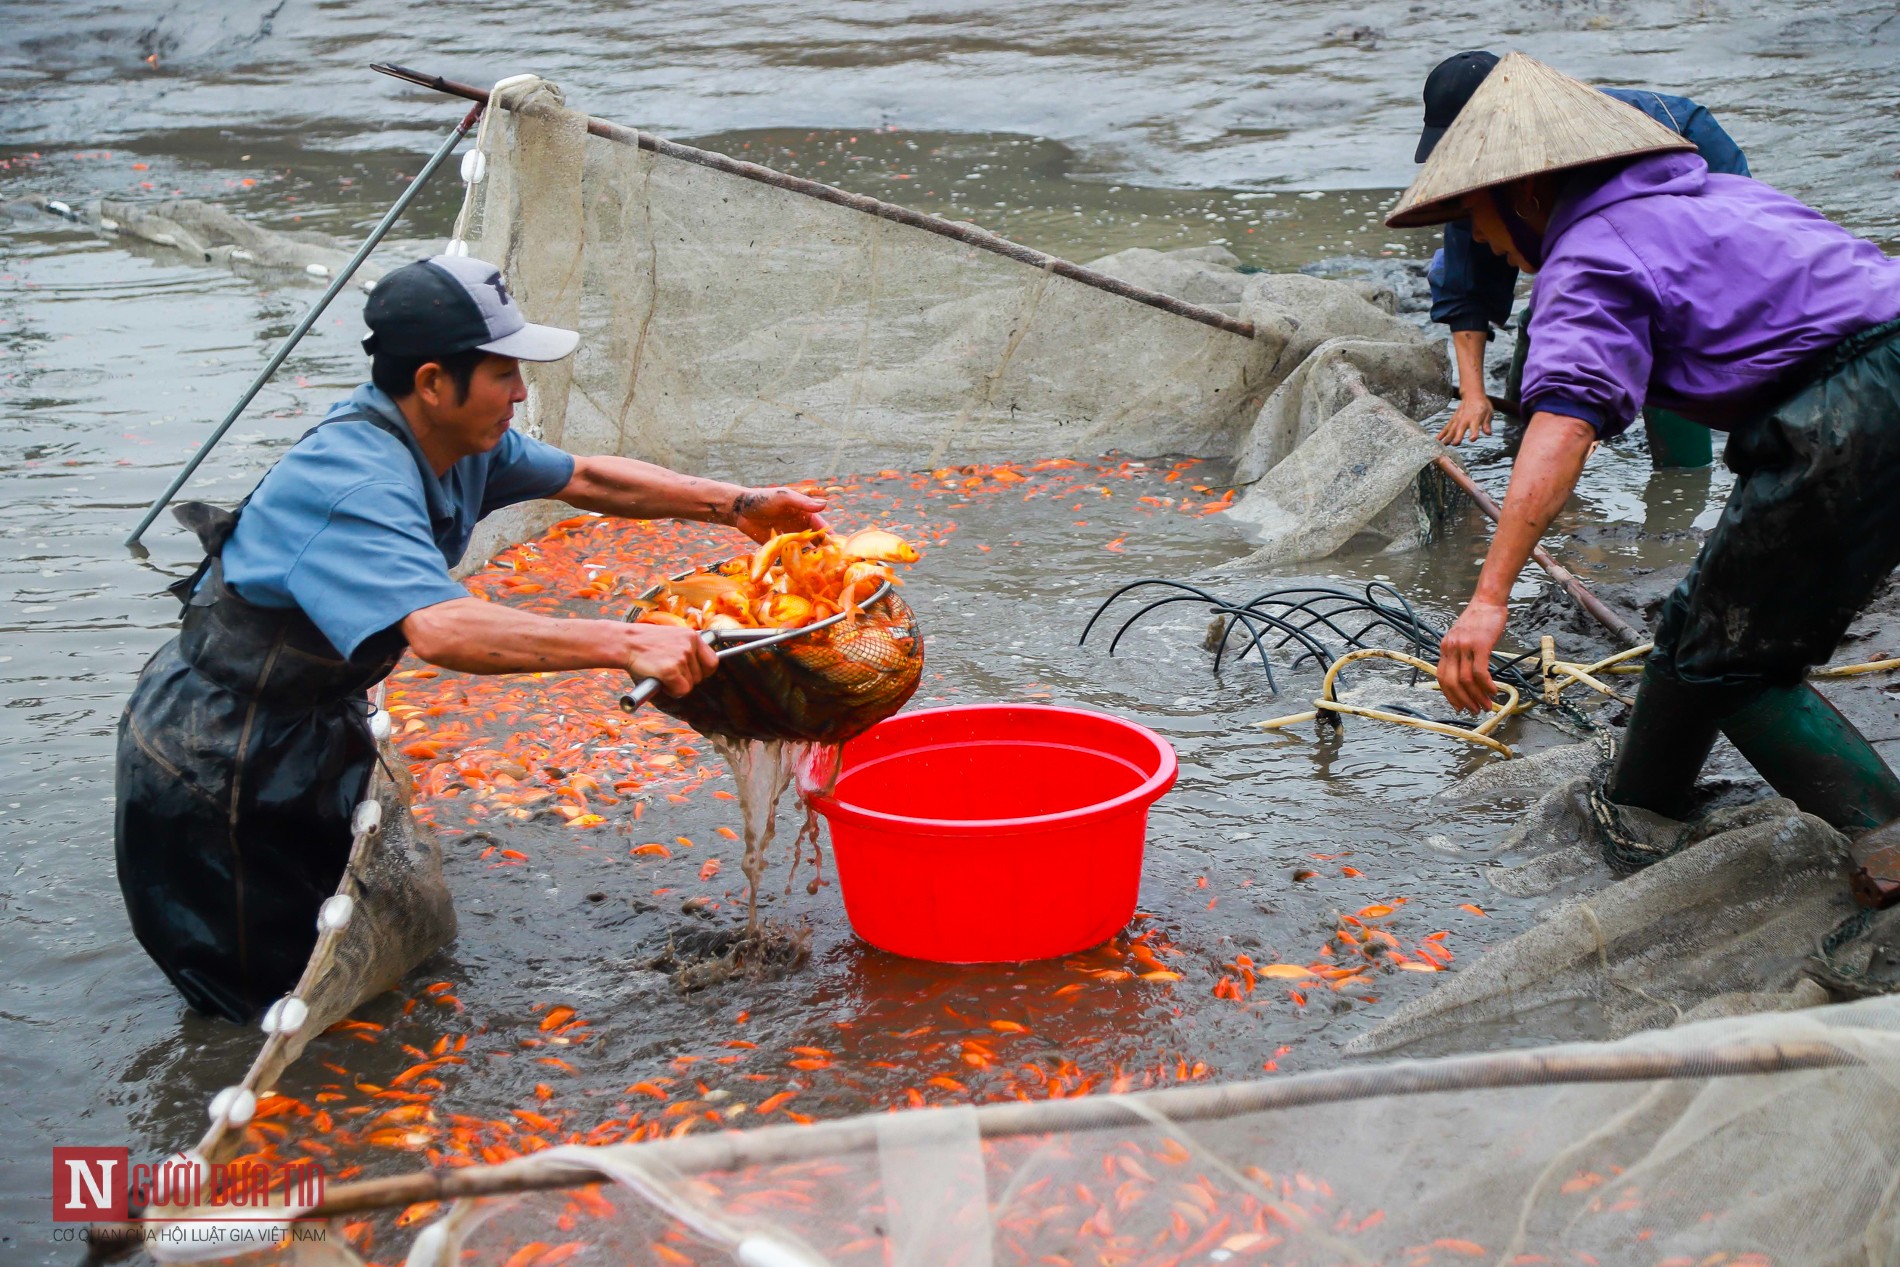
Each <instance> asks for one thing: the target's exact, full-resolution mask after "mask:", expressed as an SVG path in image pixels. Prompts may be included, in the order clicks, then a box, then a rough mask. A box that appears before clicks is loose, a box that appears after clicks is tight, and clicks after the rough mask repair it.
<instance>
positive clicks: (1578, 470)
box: [1438, 411, 1597, 713]
mask: <svg viewBox="0 0 1900 1267" xmlns="http://www.w3.org/2000/svg"><path fill="white" fill-rule="evenodd" d="M1596 439H1597V433H1596V428H1594V427H1592V426H1591V425H1590V424H1589V423H1587V422H1585V421H1583V420H1582V419H1581V418H1572V417H1570V416H1568V415H1567V414H1554V413H1546V412H1542V411H1540V412H1539V413H1537V414H1536V415H1535V416H1534V417H1532V418H1531V421H1530V425H1529V427H1527V428H1526V429H1525V432H1524V444H1523V447H1522V448H1520V449H1519V450H1518V453H1517V463H1516V465H1515V466H1513V467H1512V469H1511V487H1510V491H1509V492H1508V493H1506V494H1505V497H1504V506H1503V508H1502V510H1501V512H1500V514H1499V517H1498V526H1497V531H1496V533H1495V534H1493V536H1492V538H1491V548H1490V549H1489V550H1487V551H1486V552H1485V556H1484V567H1483V569H1482V570H1480V571H1479V573H1478V584H1477V588H1476V589H1474V590H1473V591H1472V594H1471V601H1470V602H1469V603H1467V604H1465V610H1464V614H1463V615H1461V616H1459V617H1458V620H1457V622H1456V623H1455V624H1453V625H1452V627H1451V630H1450V631H1449V632H1448V633H1446V635H1445V640H1444V642H1443V643H1441V644H1440V645H1439V648H1438V685H1439V689H1440V690H1442V691H1444V693H1445V698H1446V699H1447V700H1449V701H1451V705H1452V707H1453V708H1456V709H1458V710H1459V711H1460V712H1468V713H1482V712H1485V711H1487V710H1488V709H1489V708H1490V707H1491V697H1492V696H1493V695H1495V694H1497V684H1496V683H1494V682H1492V680H1491V653H1492V651H1494V650H1496V648H1497V645H1498V640H1499V639H1501V638H1503V637H1504V626H1505V622H1506V621H1507V620H1508V619H1509V618H1510V606H1509V604H1510V599H1511V587H1512V586H1513V585H1515V584H1516V583H1517V576H1518V573H1520V572H1522V571H1523V570H1524V565H1525V564H1526V563H1528V562H1529V561H1530V557H1531V551H1532V549H1534V548H1535V547H1536V545H1537V543H1538V541H1539V539H1540V538H1542V537H1543V535H1544V533H1545V531H1547V530H1548V529H1549V528H1550V525H1551V521H1552V520H1554V519H1556V517H1557V512H1558V511H1560V510H1562V509H1563V508H1564V503H1565V502H1567V501H1569V500H1570V494H1571V492H1572V491H1573V490H1574V489H1575V488H1576V487H1577V477H1578V476H1580V475H1581V474H1583V463H1584V459H1585V458H1587V457H1589V456H1590V449H1591V446H1593V445H1594V444H1595V443H1596Z"/></svg>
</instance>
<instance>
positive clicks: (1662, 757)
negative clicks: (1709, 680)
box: [1603, 672, 1736, 818]
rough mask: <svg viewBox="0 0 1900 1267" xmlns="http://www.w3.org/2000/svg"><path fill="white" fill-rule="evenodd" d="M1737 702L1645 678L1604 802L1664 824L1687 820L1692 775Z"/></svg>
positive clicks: (1714, 691) (1722, 693)
mask: <svg viewBox="0 0 1900 1267" xmlns="http://www.w3.org/2000/svg"><path fill="white" fill-rule="evenodd" d="M1735 702H1736V700H1735V695H1734V693H1733V692H1732V691H1730V690H1728V689H1727V688H1723V687H1706V686H1685V685H1683V684H1682V683H1681V682H1678V681H1676V680H1675V679H1674V678H1668V677H1662V676H1659V675H1657V674H1655V673H1647V672H1646V673H1644V674H1643V681H1642V685H1641V686H1639V687H1638V688H1637V690H1636V706H1635V707H1634V708H1633V709H1631V710H1630V723H1629V728H1628V729H1627V730H1625V731H1624V732H1623V742H1622V744H1621V746H1619V747H1618V748H1617V751H1616V764H1615V766H1613V767H1612V768H1611V770H1610V777H1609V781H1608V783H1607V784H1606V786H1605V787H1604V789H1603V794H1604V796H1606V797H1607V798H1609V800H1610V801H1612V802H1613V803H1615V804H1617V805H1632V806H1635V807H1636V808H1637V809H1646V810H1648V811H1650V812H1651V813H1652V814H1661V815H1663V816H1664V817H1665V818H1687V817H1688V816H1689V810H1690V808H1691V805H1692V803H1693V794H1694V792H1695V780H1696V775H1698V774H1700V773H1702V763H1703V762H1705V761H1707V760H1708V759H1709V749H1711V748H1713V747H1714V746H1715V736H1716V734H1717V732H1718V731H1719V730H1720V728H1721V717H1722V714H1723V713H1725V712H1728V711H1731V710H1732V709H1733V707H1734V704H1735Z"/></svg>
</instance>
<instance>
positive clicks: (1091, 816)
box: [812, 704, 1179, 836]
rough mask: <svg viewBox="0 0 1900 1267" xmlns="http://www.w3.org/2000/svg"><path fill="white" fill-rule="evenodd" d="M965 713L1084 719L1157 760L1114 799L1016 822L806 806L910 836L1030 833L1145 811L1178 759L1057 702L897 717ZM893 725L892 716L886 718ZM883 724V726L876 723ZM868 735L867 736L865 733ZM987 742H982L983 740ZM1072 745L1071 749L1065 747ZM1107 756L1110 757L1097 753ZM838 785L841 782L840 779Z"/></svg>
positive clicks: (1108, 716) (817, 803)
mask: <svg viewBox="0 0 1900 1267" xmlns="http://www.w3.org/2000/svg"><path fill="white" fill-rule="evenodd" d="M968 712H986V713H995V712H1013V713H1027V712H1036V713H1063V714H1067V715H1069V716H1071V717H1086V718H1088V719H1090V720H1091V721H1096V722H1107V723H1109V724H1111V725H1114V726H1119V727H1122V728H1124V729H1126V730H1128V731H1131V732H1133V733H1134V734H1136V735H1139V736H1140V737H1141V738H1142V740H1143V741H1145V742H1146V743H1149V744H1151V745H1153V747H1154V750H1155V753H1156V755H1157V756H1158V757H1159V758H1160V760H1159V763H1158V764H1157V766H1156V769H1155V772H1154V773H1153V774H1151V775H1149V776H1148V777H1147V778H1146V779H1144V780H1142V782H1141V784H1140V785H1139V786H1137V787H1135V788H1133V789H1131V790H1129V791H1127V792H1124V793H1122V794H1121V795H1120V796H1115V797H1111V798H1109V799H1108V800H1106V801H1097V802H1095V803H1094V804H1092V805H1082V806H1078V807H1077V808H1075V809H1071V810H1059V811H1057V812H1056V813H1053V814H1032V815H1029V816H1026V817H1019V818H913V817H910V816H909V815H905V814H887V813H885V812H884V811H882V810H874V809H865V808H864V807H862V806H859V805H852V804H850V803H849V802H846V801H840V800H839V799H837V797H836V796H822V797H814V798H813V799H812V806H813V808H815V809H816V810H817V811H818V812H819V813H821V814H823V815H824V816H825V817H826V818H827V819H830V818H834V817H835V818H837V819H839V820H841V821H843V822H846V823H850V824H851V825H853V826H856V827H870V828H878V829H884V830H898V831H903V832H906V833H909V834H912V835H928V836H989V835H998V834H1004V833H1008V834H1016V833H1020V832H1029V831H1036V830H1038V829H1040V828H1044V827H1055V826H1077V825H1080V824H1084V823H1089V822H1093V821H1096V820H1098V819H1103V818H1109V817H1113V816H1115V815H1117V814H1120V813H1123V812H1125V811H1127V810H1130V809H1139V810H1142V811H1144V812H1145V811H1146V810H1147V808H1148V807H1149V806H1150V805H1152V804H1153V803H1154V802H1155V801H1157V800H1159V799H1160V798H1161V796H1162V794H1163V793H1165V792H1166V791H1167V790H1168V788H1169V787H1171V786H1172V785H1173V783H1174V780H1175V778H1176V776H1177V775H1178V774H1179V760H1178V758H1177V757H1176V756H1175V752H1174V745H1172V744H1170V743H1169V742H1168V741H1167V740H1166V739H1163V738H1162V737H1161V736H1160V735H1158V734H1156V733H1155V732H1154V731H1153V730H1151V729H1149V728H1148V727H1146V726H1144V725H1142V724H1141V723H1140V722H1132V721H1129V720H1128V719H1127V718H1125V717H1117V716H1115V715H1114V714H1113V713H1103V712H1097V711H1095V710H1094V709H1088V708H1068V707H1065V706H1063V705H1059V704H953V705H951V706H950V707H948V708H926V709H919V710H918V711H917V712H914V713H901V714H899V715H898V716H899V717H923V716H927V715H933V714H937V713H968ZM890 720H892V721H895V720H897V718H891V719H890ZM878 724H879V725H885V724H886V723H885V722H879V723H878ZM867 733H868V732H867ZM986 742H988V741H986ZM1068 746H1070V747H1073V746H1074V745H1068ZM1103 755H1105V756H1106V755H1112V754H1106V753H1105V754H1103ZM841 781H842V780H841Z"/></svg>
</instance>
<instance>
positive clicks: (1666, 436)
mask: <svg viewBox="0 0 1900 1267" xmlns="http://www.w3.org/2000/svg"><path fill="white" fill-rule="evenodd" d="M1643 430H1645V431H1647V432H1648V433H1649V461H1650V464H1651V465H1652V466H1654V467H1655V468H1656V469H1657V470H1659V471H1662V470H1668V469H1670V468H1672V467H1673V468H1690V469H1693V468H1696V467H1703V466H1708V465H1709V464H1710V463H1711V462H1713V461H1714V460H1715V435H1714V433H1713V432H1711V431H1710V430H1709V429H1708V428H1707V427H1703V426H1698V425H1697V424H1695V423H1693V422H1690V421H1689V420H1688V419H1687V418H1685V417H1683V416H1682V415H1681V414H1678V413H1671V412H1670V411H1669V410H1667V409H1657V408H1656V407H1654V406H1650V407H1649V408H1646V409H1644V410H1643Z"/></svg>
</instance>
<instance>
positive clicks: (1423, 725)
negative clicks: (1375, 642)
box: [1254, 647, 1526, 757]
mask: <svg viewBox="0 0 1900 1267" xmlns="http://www.w3.org/2000/svg"><path fill="white" fill-rule="evenodd" d="M1354 660H1393V661H1396V662H1398V663H1399V664H1404V665H1409V666H1410V667H1411V668H1414V669H1417V670H1419V671H1420V672H1421V673H1429V674H1431V675H1432V680H1433V681H1436V680H1437V679H1438V666H1437V665H1435V664H1432V663H1429V662H1428V661H1425V660H1421V659H1419V658H1418V657H1417V656H1411V655H1407V654H1405V653H1404V652H1403V651H1387V650H1386V649H1385V648H1383V647H1366V648H1362V649H1360V650H1357V651H1348V652H1347V653H1346V654H1345V655H1343V656H1340V657H1339V659H1337V660H1335V661H1333V662H1332V664H1331V665H1330V666H1329V667H1328V668H1327V670H1326V679H1325V681H1324V682H1323V683H1321V685H1320V698H1318V699H1316V700H1314V701H1313V711H1309V712H1304V713H1295V714H1294V715H1293V716H1291V717H1275V718H1273V719H1271V720H1269V721H1262V722H1255V723H1254V725H1255V726H1256V727H1258V728H1259V729H1261V730H1279V729H1281V728H1283V727H1286V726H1292V725H1297V724H1298V723H1300V722H1304V721H1313V720H1315V719H1317V718H1318V717H1319V712H1318V710H1320V709H1324V710H1326V711H1327V712H1330V713H1345V714H1348V715H1350V716H1353V717H1370V718H1371V719H1373V720H1374V721H1387V722H1392V723H1394V724H1395V725H1399V726H1411V727H1414V728H1415V729H1418V730H1429V731H1431V732H1432V733H1433V734H1436V735H1450V736H1451V737H1453V738H1454V739H1462V740H1464V741H1465V742H1466V743H1475V744H1478V745H1479V746H1481V747H1485V748H1489V749H1491V750H1492V751H1493V752H1496V753H1499V754H1500V755H1502V756H1505V757H1510V756H1512V755H1514V754H1513V753H1512V752H1511V750H1510V749H1509V748H1507V747H1505V746H1504V745H1503V744H1502V743H1500V742H1498V741H1497V740H1496V739H1493V738H1492V737H1491V732H1492V731H1494V730H1496V729H1497V728H1498V726H1500V725H1501V724H1502V723H1503V721H1504V719H1505V718H1506V717H1509V716H1511V715H1512V714H1513V713H1516V712H1518V711H1520V710H1521V709H1522V708H1524V707H1526V705H1523V704H1521V703H1520V702H1519V700H1518V696H1517V692H1516V690H1514V689H1512V688H1511V687H1509V686H1503V687H1500V688H1499V689H1500V690H1502V691H1503V692H1504V695H1505V699H1504V701H1503V702H1502V703H1500V704H1497V705H1496V706H1495V711H1494V712H1492V714H1491V715H1490V716H1489V717H1487V718H1486V719H1485V720H1484V721H1482V722H1479V723H1478V724H1477V725H1476V726H1471V727H1464V726H1451V725H1447V724H1446V723H1444V722H1438V721H1431V720H1429V719H1427V718H1424V717H1407V716H1405V715H1404V714H1403V713H1388V712H1384V711H1383V710H1381V709H1376V708H1362V707H1360V706H1359V705H1357V704H1344V703H1341V702H1340V701H1339V700H1338V699H1337V698H1336V697H1335V695H1334V692H1333V685H1334V682H1335V680H1336V679H1337V678H1338V677H1339V671H1340V670H1341V669H1343V668H1345V667H1346V666H1347V665H1348V664H1351V663H1352V662H1353V661H1354Z"/></svg>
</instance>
